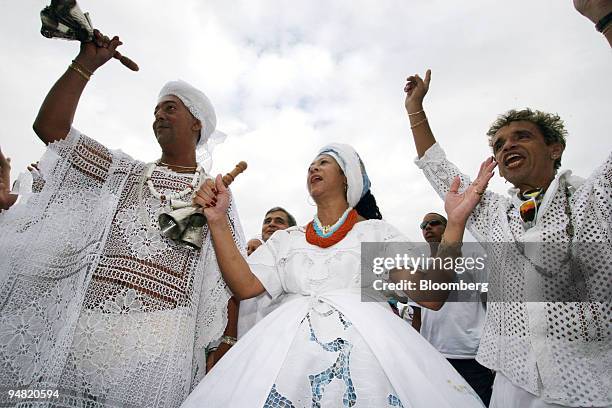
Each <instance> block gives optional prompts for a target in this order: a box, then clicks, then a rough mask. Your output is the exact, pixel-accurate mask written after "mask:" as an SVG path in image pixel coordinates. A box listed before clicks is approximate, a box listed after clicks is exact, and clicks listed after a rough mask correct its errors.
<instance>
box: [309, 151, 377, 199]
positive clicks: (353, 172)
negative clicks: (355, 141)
mask: <svg viewBox="0 0 612 408" xmlns="http://www.w3.org/2000/svg"><path fill="white" fill-rule="evenodd" d="M322 154H327V155H329V156H331V157H333V159H334V160H335V161H336V162H337V163H338V165H339V166H340V168H341V169H342V171H343V172H344V175H345V176H346V182H347V184H348V188H347V191H346V201H348V203H349V205H350V206H351V207H355V206H356V205H357V203H358V202H359V200H361V197H363V196H364V195H365V193H367V192H368V190H369V189H370V179H369V178H368V174H367V173H366V169H365V166H364V165H363V162H362V161H361V158H360V157H359V155H358V154H357V152H356V151H355V149H353V148H352V147H351V146H349V145H347V144H341V143H332V144H328V145H327V146H325V147H323V148H321V150H319V153H318V154H317V157H319V156H320V155H322Z"/></svg>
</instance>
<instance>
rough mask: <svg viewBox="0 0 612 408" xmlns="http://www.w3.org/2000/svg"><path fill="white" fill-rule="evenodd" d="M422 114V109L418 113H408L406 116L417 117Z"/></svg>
mask: <svg viewBox="0 0 612 408" xmlns="http://www.w3.org/2000/svg"><path fill="white" fill-rule="evenodd" d="M423 112H425V111H424V110H423V109H421V110H420V111H418V112H412V113H410V112H408V116H416V115H418V114H419V113H423Z"/></svg>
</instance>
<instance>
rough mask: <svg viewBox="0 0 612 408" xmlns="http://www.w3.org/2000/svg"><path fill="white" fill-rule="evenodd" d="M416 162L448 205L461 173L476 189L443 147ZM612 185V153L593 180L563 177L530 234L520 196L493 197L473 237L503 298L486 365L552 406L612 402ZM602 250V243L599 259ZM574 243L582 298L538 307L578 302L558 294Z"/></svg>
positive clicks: (494, 294) (492, 320)
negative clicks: (528, 246) (534, 245)
mask: <svg viewBox="0 0 612 408" xmlns="http://www.w3.org/2000/svg"><path fill="white" fill-rule="evenodd" d="M415 163H416V164H417V166H418V167H419V168H421V169H422V171H423V173H424V174H425V176H426V177H427V179H428V180H429V182H430V183H431V185H432V186H433V187H434V189H435V190H436V192H437V193H438V194H439V195H440V197H441V198H444V196H445V194H446V193H447V192H448V190H449V187H450V184H451V182H452V180H453V178H454V177H455V176H457V175H458V176H460V177H461V189H464V188H465V187H466V186H468V185H469V183H470V179H469V177H468V176H466V175H465V174H463V173H461V172H460V171H459V169H458V168H457V167H456V166H455V165H454V164H452V163H451V162H450V161H449V160H448V159H447V158H446V155H445V153H444V151H443V150H442V149H441V148H440V146H439V145H438V144H437V143H436V144H434V145H433V146H432V147H430V148H429V149H428V150H427V152H426V153H425V154H424V155H423V157H422V158H420V159H416V160H415ZM611 185H612V154H611V155H610V156H608V159H607V160H606V161H605V162H604V164H603V165H602V166H600V167H599V168H598V169H596V170H595V171H594V172H593V174H592V175H591V176H590V177H589V178H588V179H586V180H583V179H579V178H577V177H573V176H572V175H571V172H569V171H565V172H563V173H560V174H559V175H558V176H557V177H556V178H555V180H554V181H553V182H552V183H551V185H550V186H549V188H548V190H547V191H546V194H545V196H544V198H543V201H542V203H541V205H540V208H539V210H538V211H539V213H538V216H537V220H536V223H535V226H534V227H532V228H530V229H528V230H526V229H525V227H524V226H523V222H522V220H521V218H520V215H519V212H518V206H519V205H520V202H521V201H520V200H519V199H518V197H517V195H516V190H511V191H510V193H511V195H510V197H504V196H502V195H499V194H496V193H493V192H490V191H487V192H486V193H485V194H484V196H483V198H482V200H481V202H480V203H479V204H478V206H477V207H476V209H475V210H474V212H473V213H472V215H471V217H470V219H469V220H468V225H467V228H468V230H469V231H470V232H471V233H472V234H473V235H474V237H476V239H477V240H478V241H479V242H480V243H481V244H482V245H483V247H485V249H486V250H487V253H488V256H489V261H490V264H491V265H492V267H491V269H490V272H489V300H491V298H493V299H495V300H498V301H492V302H491V301H490V302H489V304H488V310H487V317H486V323H485V328H484V333H483V336H482V339H481V342H480V347H479V350H478V357H477V359H478V361H480V362H481V363H482V364H484V365H485V366H487V367H489V368H491V369H494V370H496V371H500V372H502V373H503V374H504V375H505V376H506V377H507V378H509V379H510V380H511V381H512V382H513V383H514V384H515V385H517V386H519V387H521V388H523V389H525V390H527V391H529V392H530V393H533V394H535V395H538V396H540V397H541V398H542V399H543V400H544V401H546V402H550V403H557V404H563V405H568V406H608V405H609V404H612V373H611V367H612V358H611V357H612V351H611V350H612V348H611V341H610V340H611V319H610V316H611V313H610V312H611V311H612V308H611V303H610V301H611V299H610V290H611V287H610V285H611V283H610V282H611V280H610V276H611V268H612V254H611V252H612V250H611V245H610V243H611V239H612V234H611V226H612V215H611V214H612V187H611ZM570 219H571V223H570V226H571V227H573V238H570V233H569V232H568V221H569V220H570ZM524 242H527V243H528V242H540V243H549V244H551V243H554V248H553V250H555V249H556V250H557V252H551V253H547V252H546V251H545V250H542V251H539V252H538V251H536V252H535V253H529V252H528V251H527V252H525V250H524V251H523V252H521V246H520V245H522V243H524ZM517 243H518V244H519V245H517ZM593 243H598V247H597V253H593V247H592V245H594V244H593ZM570 245H571V246H572V248H573V263H574V265H575V264H579V265H580V268H581V270H582V271H583V273H584V274H585V275H586V276H587V278H585V281H586V284H585V285H584V287H581V289H582V290H583V294H584V295H583V297H582V298H581V299H580V300H581V301H576V302H574V301H572V302H566V301H563V302H562V301H554V302H552V301H546V302H544V301H534V300H548V299H550V297H553V298H555V300H564V299H563V297H564V296H567V297H568V298H569V296H570V294H569V293H561V292H559V291H561V290H567V289H568V288H570V289H571V288H572V285H571V281H568V280H567V279H568V276H570V275H568V274H567V271H566V269H567V268H566V266H567V265H566V264H565V263H563V261H562V259H564V257H565V256H566V255H565V253H563V252H566V251H569V248H570ZM595 245H597V244H595ZM523 248H524V247H523ZM549 249H550V247H549ZM561 250H562V252H558V251H561ZM550 255H552V257H550V258H548V259H547V260H546V261H547V262H548V263H547V265H548V266H549V268H548V269H547V270H544V271H540V272H538V271H537V270H536V267H535V266H534V265H537V264H538V262H539V261H541V260H542V259H544V258H546V256H550ZM555 262H556V263H555ZM550 265H555V267H554V268H551V267H550ZM547 271H548V272H549V273H547ZM547 296H549V297H547ZM604 299H607V301H602V300H604ZM521 300H523V301H521ZM524 300H531V301H527V302H525V301H524ZM571 300H573V299H571Z"/></svg>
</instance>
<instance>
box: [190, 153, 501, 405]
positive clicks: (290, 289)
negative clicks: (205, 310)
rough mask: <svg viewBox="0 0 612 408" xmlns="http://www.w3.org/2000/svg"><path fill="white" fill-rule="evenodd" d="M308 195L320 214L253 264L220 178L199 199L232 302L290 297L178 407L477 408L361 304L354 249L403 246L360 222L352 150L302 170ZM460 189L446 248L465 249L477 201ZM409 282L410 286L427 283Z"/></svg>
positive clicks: (454, 380) (409, 337)
mask: <svg viewBox="0 0 612 408" xmlns="http://www.w3.org/2000/svg"><path fill="white" fill-rule="evenodd" d="M491 175H492V166H491V165H488V166H485V165H484V164H483V167H481V174H479V177H478V178H477V180H478V181H479V182H480V186H482V187H486V183H487V182H488V180H489V178H490V177H491ZM307 185H308V191H309V193H310V195H311V196H312V198H313V199H314V201H315V202H316V204H317V213H316V214H315V217H314V220H313V222H311V223H309V224H308V226H307V227H306V228H303V227H292V228H288V229H286V230H283V231H277V232H275V233H274V235H272V237H271V238H270V239H269V240H268V241H267V242H266V243H265V244H263V245H262V246H261V247H259V248H258V249H257V250H256V251H255V252H254V253H253V254H252V255H251V256H250V257H249V258H248V260H245V259H244V258H243V257H242V255H241V254H240V252H239V250H238V249H237V248H236V246H235V244H234V241H233V239H232V236H231V232H230V227H229V225H228V220H227V217H226V216H225V208H226V206H227V205H228V203H229V195H228V193H227V190H226V189H225V188H224V186H223V185H222V183H221V180H220V177H217V180H216V187H215V188H211V187H210V186H204V187H203V188H201V189H200V190H199V191H198V194H197V197H196V198H195V200H194V201H195V202H196V203H197V204H199V205H201V206H202V207H204V213H205V215H206V217H207V219H208V225H209V228H210V231H211V234H212V237H213V242H214V245H215V250H216V253H217V260H218V262H219V266H220V268H221V271H222V273H223V277H224V279H225V280H226V282H227V284H228V285H229V287H230V288H231V289H232V291H233V293H234V295H235V296H236V297H238V298H239V299H247V298H251V297H254V296H257V295H259V294H261V293H263V292H264V291H267V292H268V293H269V294H270V295H271V296H272V297H273V298H275V297H277V296H279V295H281V294H284V295H285V296H284V299H283V303H282V305H281V306H280V307H278V308H277V309H276V310H275V311H274V312H272V313H270V314H269V315H268V316H266V317H265V318H264V319H263V320H261V321H260V322H259V323H258V324H257V325H256V326H255V327H253V328H252V329H251V330H250V331H249V332H248V333H247V334H246V335H245V336H244V337H243V338H242V339H241V340H240V341H239V342H238V343H236V345H235V346H234V347H232V349H231V350H230V351H229V352H228V353H227V354H226V355H225V357H224V358H223V359H222V360H221V361H219V363H217V365H216V366H215V367H214V369H213V370H212V371H211V372H210V373H209V374H208V375H206V377H205V378H204V380H203V381H202V382H201V383H200V384H199V385H198V386H197V387H196V388H195V389H194V391H193V392H192V394H190V396H189V397H188V398H187V400H186V401H185V402H184V404H183V407H213V408H216V407H218V408H225V407H241V408H247V407H256V408H277V407H296V408H297V407H373V408H381V407H405V408H408V407H428V408H429V407H437V408H442V407H453V408H456V407H482V403H481V402H480V400H479V399H478V397H477V395H476V394H475V392H474V391H473V390H472V389H471V388H470V387H469V385H467V383H466V382H465V381H464V380H463V379H462V377H461V376H460V375H459V374H458V373H457V372H456V371H454V369H453V368H452V367H451V366H450V365H449V364H448V363H447V361H446V360H445V359H444V357H442V356H441V355H440V353H438V352H437V351H436V350H435V349H434V348H433V347H432V346H431V345H429V343H428V342H427V341H425V340H424V339H423V338H422V337H421V336H420V335H419V334H418V333H417V332H416V331H414V329H412V327H410V326H409V325H407V324H406V323H405V322H404V321H402V320H401V319H399V318H398V317H397V316H395V315H394V314H393V313H392V312H391V310H390V309H389V307H388V305H386V302H380V303H377V302H362V301H361V286H362V283H361V265H360V261H361V258H360V255H361V243H362V242H406V241H408V240H407V239H406V238H405V237H403V236H402V234H401V233H400V232H399V231H397V230H396V229H395V228H394V227H392V226H391V225H389V224H387V223H386V222H385V221H382V220H380V219H366V218H364V217H362V216H361V215H359V214H358V213H357V211H355V210H354V209H353V207H354V206H356V205H357V203H358V202H359V201H360V200H361V199H362V197H364V196H365V195H366V193H367V196H368V197H366V199H369V200H371V201H370V202H372V203H373V205H374V207H373V208H374V209H376V210H377V208H376V207H375V202H374V201H373V197H372V196H371V194H369V187H370V181H369V179H368V176H367V174H366V172H365V168H364V166H363V163H362V162H361V159H360V158H359V156H358V155H357V153H356V152H355V151H354V150H353V149H352V148H351V147H350V146H347V145H340V144H333V145H329V146H326V147H324V148H323V149H322V150H321V151H320V152H319V154H318V155H317V157H316V158H315V160H314V161H313V163H312V164H311V165H310V167H309V168H308V179H307ZM458 185H459V184H458V180H456V183H455V188H454V190H453V193H451V194H450V195H449V196H450V197H449V198H448V199H447V212H449V224H448V226H447V229H446V236H445V242H449V243H459V242H461V239H462V237H463V228H464V225H465V221H466V220H467V217H468V216H469V214H470V212H471V210H472V209H473V207H474V206H475V205H476V203H477V202H478V200H479V194H476V193H481V192H479V191H477V190H476V187H474V186H470V187H469V188H468V190H466V192H465V193H462V194H459V193H457V188H458ZM482 187H481V188H482ZM362 203H363V201H362ZM371 209H372V207H371V206H370V210H371ZM364 213H365V214H366V215H367V213H368V211H366V212H363V211H362V214H364ZM370 213H374V214H378V212H377V211H370ZM377 218H380V214H378V217H377ZM451 220H452V221H451ZM329 224H331V225H329ZM398 273H401V272H398ZM444 274H446V276H445V275H444ZM448 274H449V273H448V271H429V272H428V279H440V280H448V279H449V277H448ZM404 275H405V276H404V277H405V278H407V279H410V280H414V281H418V280H419V279H420V278H421V277H422V276H423V274H422V273H421V272H416V273H414V274H412V275H411V274H409V273H405V274H404ZM421 295H422V294H420V293H418V292H411V296H412V297H413V298H415V299H414V300H416V301H419V297H421V298H422V299H421V300H420V301H419V303H421V304H422V305H423V306H425V307H433V308H439V307H441V305H442V302H431V301H430V302H428V301H425V300H424V294H423V296H421Z"/></svg>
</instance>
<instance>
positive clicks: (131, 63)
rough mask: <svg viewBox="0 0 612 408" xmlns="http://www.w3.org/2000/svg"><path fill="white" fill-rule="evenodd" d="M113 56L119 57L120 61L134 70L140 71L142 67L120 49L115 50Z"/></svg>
mask: <svg viewBox="0 0 612 408" xmlns="http://www.w3.org/2000/svg"><path fill="white" fill-rule="evenodd" d="M113 58H117V59H118V60H119V62H121V63H122V64H123V65H124V66H125V67H127V68H129V69H131V70H132V71H138V70H139V69H140V67H139V66H138V64H136V63H135V62H134V61H132V60H131V59H129V58H128V57H126V56H125V55H121V53H120V52H119V51H115V54H113Z"/></svg>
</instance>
